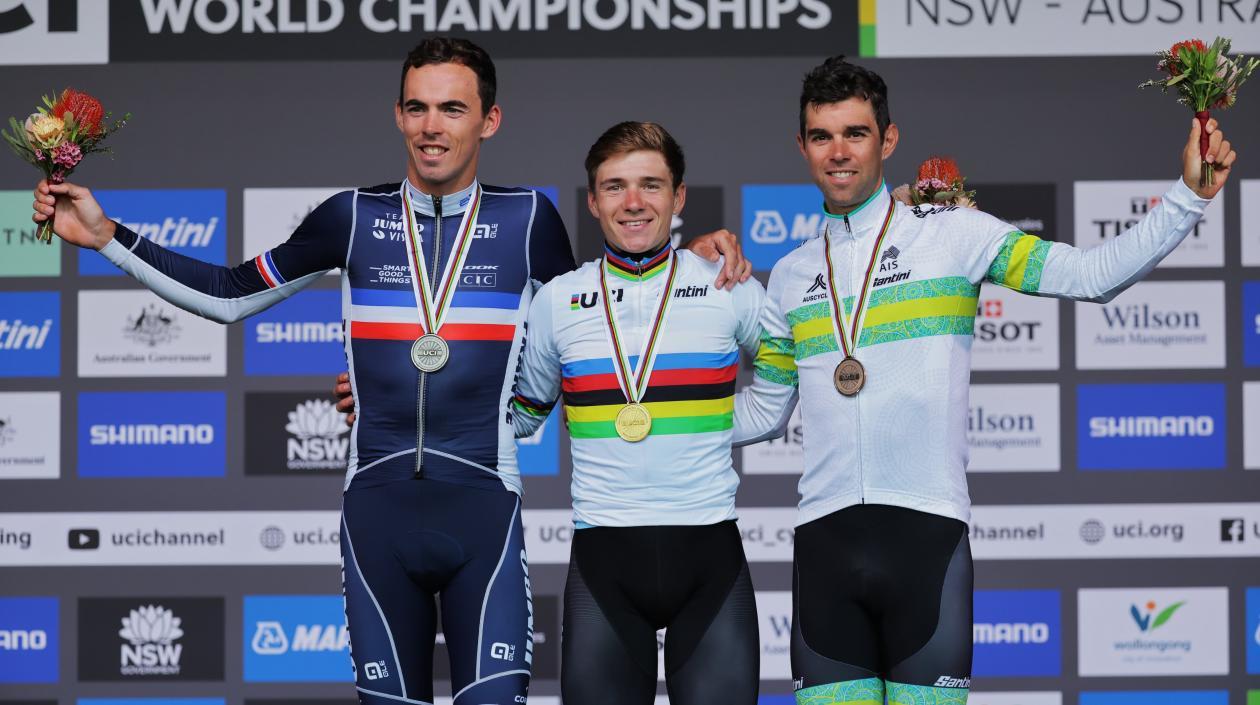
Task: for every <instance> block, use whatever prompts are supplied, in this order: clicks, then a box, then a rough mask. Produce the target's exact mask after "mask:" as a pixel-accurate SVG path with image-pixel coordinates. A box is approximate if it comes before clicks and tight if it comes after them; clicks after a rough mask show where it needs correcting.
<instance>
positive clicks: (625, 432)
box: [613, 402, 652, 443]
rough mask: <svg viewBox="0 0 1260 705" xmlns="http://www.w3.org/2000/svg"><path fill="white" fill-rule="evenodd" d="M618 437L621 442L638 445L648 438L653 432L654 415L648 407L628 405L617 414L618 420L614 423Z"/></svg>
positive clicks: (634, 404)
mask: <svg viewBox="0 0 1260 705" xmlns="http://www.w3.org/2000/svg"><path fill="white" fill-rule="evenodd" d="M613 426H614V427H616V429H617V435H618V436H620V437H621V440H623V441H628V442H630V443H638V442H639V441H641V440H643V439H644V438H647V436H648V433H649V432H651V430H652V414H651V413H649V412H648V410H647V407H646V406H644V405H642V404H639V403H637V402H636V403H633V404H626V405H625V406H623V407H621V409H620V410H619V411H618V412H617V420H616V421H614V422H613Z"/></svg>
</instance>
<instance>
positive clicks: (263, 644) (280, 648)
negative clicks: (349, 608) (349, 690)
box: [243, 595, 354, 682]
mask: <svg viewBox="0 0 1260 705" xmlns="http://www.w3.org/2000/svg"><path fill="white" fill-rule="evenodd" d="M244 619H245V623H244V631H243V636H244V640H245V644H244V653H245V664H244V673H245V680H246V681H324V682H329V681H337V682H348V681H350V680H353V678H354V673H353V671H352V670H351V668H350V663H349V658H348V656H349V653H350V635H349V632H348V631H347V630H346V621H345V605H344V603H343V601H342V598H341V597H338V596H333V595H247V596H246V597H245V616H244Z"/></svg>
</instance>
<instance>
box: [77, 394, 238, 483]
mask: <svg viewBox="0 0 1260 705" xmlns="http://www.w3.org/2000/svg"><path fill="white" fill-rule="evenodd" d="M226 417H227V403H226V399H225V396H224V394H223V392H83V393H81V394H80V395H79V475H80V476H82V477H173V476H181V477H219V476H222V475H223V473H224V467H225V465H226V447H227V444H226V441H225V439H224V436H225V429H226V426H227V421H226Z"/></svg>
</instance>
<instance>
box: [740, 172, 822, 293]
mask: <svg viewBox="0 0 1260 705" xmlns="http://www.w3.org/2000/svg"><path fill="white" fill-rule="evenodd" d="M742 193H743V220H744V239H745V250H746V254H747V255H748V258H749V260H751V261H752V263H753V267H754V268H755V269H757V270H758V271H770V270H771V269H772V268H773V267H774V264H775V262H778V261H779V259H780V258H781V257H783V255H786V254H787V253H789V252H791V251H792V250H793V249H795V248H796V247H797V246H798V245H800V244H801V243H802V242H805V241H807V240H810V239H812V238H815V237H817V236H818V235H820V234H821V233H822V231H823V228H824V227H825V217H824V215H823V210H822V194H820V193H819V192H818V189H817V187H815V186H813V185H806V184H787V185H776V186H762V185H750V186H744V187H743V190H742Z"/></svg>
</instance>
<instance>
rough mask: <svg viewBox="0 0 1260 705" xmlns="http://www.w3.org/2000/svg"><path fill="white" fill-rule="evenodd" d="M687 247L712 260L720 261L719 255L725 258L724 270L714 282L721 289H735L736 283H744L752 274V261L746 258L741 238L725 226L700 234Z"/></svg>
mask: <svg viewBox="0 0 1260 705" xmlns="http://www.w3.org/2000/svg"><path fill="white" fill-rule="evenodd" d="M686 249H688V250H690V251H692V252H694V253H696V254H697V255H700V256H701V257H703V258H705V259H707V260H709V261H710V262H716V261H718V258H719V257H721V258H725V261H724V262H723V263H722V271H721V272H719V273H718V278H717V281H715V282H713V285H714V286H716V287H717V288H719V289H733V288H735V285H736V284H742V283H743V282H746V281H748V277H750V276H752V271H753V268H752V262H749V261H748V260H747V259H744V251H743V249H742V248H740V246H739V238H737V237H735V235H734V233H732V232H731V231H729V230H727V229H725V228H723V229H721V230H715V231H714V232H711V233H705V234H704V235H700V236H699V237H697V238H695V239H694V240H692V241H691V242H689V243H687V245H686Z"/></svg>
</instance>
